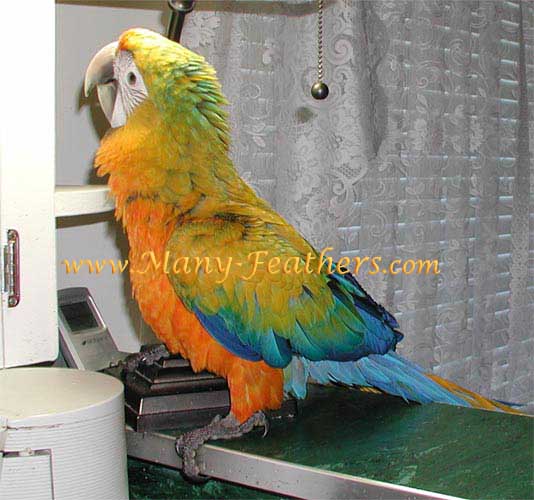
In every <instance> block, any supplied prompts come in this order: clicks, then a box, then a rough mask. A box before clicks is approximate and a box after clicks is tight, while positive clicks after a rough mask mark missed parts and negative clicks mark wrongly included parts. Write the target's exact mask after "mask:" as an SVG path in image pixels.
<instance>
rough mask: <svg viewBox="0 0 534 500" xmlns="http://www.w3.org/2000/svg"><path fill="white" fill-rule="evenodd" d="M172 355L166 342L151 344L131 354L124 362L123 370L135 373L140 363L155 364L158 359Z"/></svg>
mask: <svg viewBox="0 0 534 500" xmlns="http://www.w3.org/2000/svg"><path fill="white" fill-rule="evenodd" d="M169 356H170V354H169V351H168V350H167V348H166V347H165V344H151V345H148V346H144V347H143V348H142V350H141V351H140V352H136V353H134V354H130V355H129V356H127V357H126V359H125V360H124V361H123V362H122V364H123V368H122V370H123V372H125V373H133V372H134V371H135V370H137V368H138V367H139V365H141V364H144V365H149V366H150V365H153V364H154V363H155V362H156V361H158V360H160V359H162V358H168V357H169Z"/></svg>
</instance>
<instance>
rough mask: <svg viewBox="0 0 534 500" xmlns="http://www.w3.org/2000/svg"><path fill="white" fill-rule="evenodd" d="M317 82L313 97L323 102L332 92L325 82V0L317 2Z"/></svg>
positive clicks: (313, 88)
mask: <svg viewBox="0 0 534 500" xmlns="http://www.w3.org/2000/svg"><path fill="white" fill-rule="evenodd" d="M317 9H318V16H317V81H316V82H315V83H314V84H313V86H312V88H311V95H312V97H313V98H314V99H317V100H318V101H322V100H323V99H326V98H327V97H328V94H329V93H330V90H329V89H328V85H327V84H326V83H324V82H323V77H324V66H323V26H324V22H323V18H324V0H317Z"/></svg>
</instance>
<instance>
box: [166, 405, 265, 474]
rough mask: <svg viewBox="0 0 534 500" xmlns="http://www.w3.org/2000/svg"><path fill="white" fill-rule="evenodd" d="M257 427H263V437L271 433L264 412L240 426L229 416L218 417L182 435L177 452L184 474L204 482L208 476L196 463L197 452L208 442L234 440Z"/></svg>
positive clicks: (177, 442)
mask: <svg viewBox="0 0 534 500" xmlns="http://www.w3.org/2000/svg"><path fill="white" fill-rule="evenodd" d="M255 427H263V428H264V433H263V436H264V437H265V436H266V435H267V432H268V431H269V423H268V420H267V418H266V417H265V415H264V414H263V412H261V411H260V412H257V413H255V414H254V415H252V417H250V418H249V419H248V420H247V421H246V422H244V423H242V424H240V423H239V422H238V421H237V419H236V418H235V417H234V416H233V415H232V414H229V415H228V416H226V417H225V418H221V417H220V416H219V415H217V416H216V417H215V418H214V419H213V420H212V421H211V422H210V423H209V424H208V425H206V426H205V427H201V428H200V429H195V430H193V431H191V432H186V433H185V434H182V435H181V436H180V437H179V438H178V439H177V440H176V451H177V453H178V455H180V457H182V461H183V469H182V470H183V473H184V475H185V476H186V477H188V478H189V479H191V480H193V481H195V482H204V481H206V480H207V477H206V476H203V475H202V474H201V473H200V468H199V467H198V464H197V462H196V458H197V451H198V450H199V449H200V447H201V446H202V445H203V444H204V443H206V442H207V441H210V440H213V439H234V438H238V437H241V436H243V435H244V434H247V433H248V432H250V431H252V430H253V429H254V428H255Z"/></svg>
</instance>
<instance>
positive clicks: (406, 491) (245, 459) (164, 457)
mask: <svg viewBox="0 0 534 500" xmlns="http://www.w3.org/2000/svg"><path fill="white" fill-rule="evenodd" d="M126 443H127V447H128V455H130V456H131V457H134V458H138V459H140V460H146V461H148V462H152V463H156V464H159V465H164V466H166V467H172V468H174V469H181V468H182V461H181V459H180V457H179V456H178V454H177V453H176V448H175V443H176V437H175V436H173V435H169V434H165V433H163V432H162V433H160V432H145V433H141V432H134V431H133V429H132V428H130V427H126ZM198 464H199V467H200V472H201V473H202V474H204V475H206V476H209V477H212V478H215V479H222V480H224V481H230V482H232V483H235V484H239V485H242V486H249V487H253V488H258V489H261V490H266V491H270V492H271V493H275V494H278V495H283V496H291V497H296V498H322V499H339V498H375V499H381V500H386V499H388V500H391V499H394V500H401V499H402V500H431V499H433V500H437V499H440V500H454V499H456V498H457V497H451V496H448V495H442V494H439V493H433V492H430V491H425V490H419V489H415V488H409V487H406V486H401V485H396V484H391V483H384V482H381V481H375V480H371V479H366V478H362V477H357V476H348V475H346V474H340V473H337V472H333V471H329V470H324V469H318V468H315V467H307V466H304V465H299V464H294V463H291V462H286V461H283V460H276V459H273V458H269V457H265V456H260V455H254V454H251V453H246V452H242V451H236V450H231V449H228V448H224V447H222V446H215V445H211V444H205V445H204V446H202V447H201V448H200V450H199V451H198Z"/></svg>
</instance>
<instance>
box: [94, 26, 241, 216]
mask: <svg viewBox="0 0 534 500" xmlns="http://www.w3.org/2000/svg"><path fill="white" fill-rule="evenodd" d="M95 87H96V89H97V91H98V98H99V101H100V105H101V107H102V109H103V111H104V114H105V115H106V117H107V119H108V121H109V122H110V124H111V127H112V128H111V130H110V131H108V133H107V134H106V136H105V137H104V139H103V140H102V142H101V145H100V148H99V151H98V153H97V155H96V160H95V166H96V167H97V168H98V174H99V175H106V174H110V180H109V185H110V187H111V189H112V192H113V193H114V194H115V195H116V197H117V199H118V201H120V200H126V199H131V198H132V197H136V196H143V197H151V198H154V199H156V198H157V199H160V200H166V201H168V202H171V203H173V204H174V205H177V206H178V205H180V204H182V205H183V206H184V207H186V208H187V207H189V208H190V205H191V203H193V202H194V201H195V200H197V199H200V198H202V197H208V196H211V197H213V196H215V195H216V196H218V197H222V196H223V194H221V193H224V190H225V189H226V184H227V183H228V182H232V181H233V180H234V179H236V176H237V173H236V172H235V171H234V169H233V165H232V163H231V161H230V159H229V158H228V148H229V142H230V139H229V129H228V119H227V113H226V111H225V110H224V109H223V108H224V106H225V105H226V104H227V101H226V99H225V98H224V96H223V94H222V91H221V87H220V84H219V82H218V80H217V78H216V75H215V70H214V69H213V68H212V67H211V66H210V65H209V64H208V63H207V62H206V61H205V60H204V58H203V57H202V56H200V55H198V54H195V53H194V52H191V51H190V50H188V49H186V48H185V47H183V46H182V45H180V44H178V43H175V42H173V41H171V40H168V39H167V38H165V37H163V36H161V35H158V34H157V33H154V32H152V31H149V30H145V29H131V30H128V31H126V32H125V33H123V34H122V35H121V37H120V38H119V40H118V41H117V42H113V43H111V44H109V45H106V46H105V47H104V48H102V49H101V50H100V51H99V52H98V53H97V54H96V55H95V56H94V58H93V60H92V61H91V63H90V64H89V66H88V68H87V72H86V75H85V93H86V94H89V93H90V92H91V90H92V89H93V88H95ZM217 193H218V194H217ZM184 210H185V208H184Z"/></svg>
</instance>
